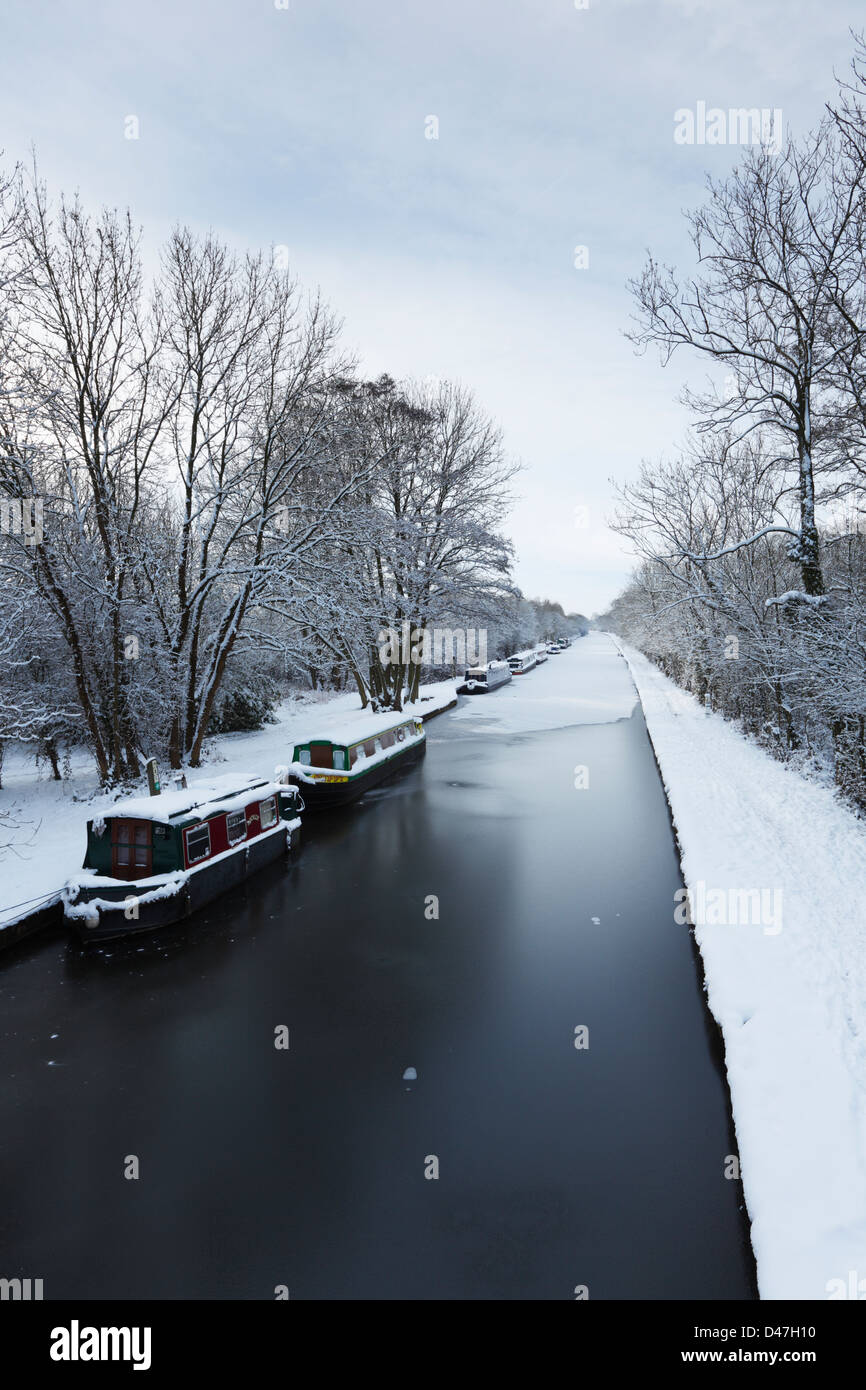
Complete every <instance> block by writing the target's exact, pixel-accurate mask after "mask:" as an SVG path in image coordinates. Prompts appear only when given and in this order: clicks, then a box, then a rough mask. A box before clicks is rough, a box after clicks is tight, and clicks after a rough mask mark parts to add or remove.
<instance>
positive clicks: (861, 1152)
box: [599, 634, 866, 1299]
mask: <svg viewBox="0 0 866 1390" xmlns="http://www.w3.org/2000/svg"><path fill="white" fill-rule="evenodd" d="M599 635H601V634H599ZM623 653H624V655H625V657H626V660H627V661H628V664H629V667H630V669H631V672H632V675H633V677H634V681H635V684H636V686H637V689H638V692H639V694H640V697H641V701H642V703H643V710H644V715H645V718H646V722H647V727H648V729H649V732H650V737H651V738H652V741H653V745H654V747H655V751H656V757H657V758H658V762H659V765H660V767H661V771H662V776H663V778H664V782H665V786H666V788H667V793H668V798H669V801H670V805H671V809H672V812H673V816H674V820H675V823H676V829H677V834H678V837H679V840H680V845H681V850H682V863H683V872H684V875H685V882H686V885H687V887H688V888H689V891H690V893H691V895H692V899H693V901H694V902H697V901H698V899H699V898H700V900H701V902H702V904H703V911H702V912H701V913H700V914H698V915H699V916H700V918H702V919H703V920H702V921H698V922H697V924H696V926H695V936H696V939H697V942H698V945H699V947H700V951H701V956H702V957H703V961H704V969H705V973H706V980H707V994H708V998H709V1005H710V1008H711V1010H712V1012H713V1014H714V1016H715V1018H716V1019H717V1021H718V1023H719V1025H720V1027H721V1029H722V1033H723V1035H724V1040H725V1051H726V1061H727V1069H728V1078H729V1083H730V1089H731V1096H732V1101H733V1111H734V1121H735V1124H736V1129H737V1142H738V1149H739V1159H740V1166H741V1172H742V1177H743V1184H744V1190H745V1194H746V1201H747V1203H748V1207H749V1213H750V1216H751V1219H752V1243H753V1246H754V1250H755V1255H756V1258H757V1263H758V1281H759V1288H760V1293H761V1297H762V1298H771V1299H772V1298H809V1299H826V1298H829V1297H837V1298H841V1297H850V1296H851V1292H850V1290H851V1289H852V1288H853V1289H856V1288H857V1287H858V1283H859V1289H860V1293H859V1297H860V1298H861V1299H862V1298H864V1297H866V908H864V903H866V826H864V824H863V822H862V821H858V820H857V819H856V818H855V817H854V815H853V814H851V813H850V812H849V811H848V810H846V809H845V807H844V805H842V804H841V803H840V802H839V801H838V800H837V799H836V797H835V796H834V795H833V793H832V791H831V790H830V789H829V788H826V787H821V786H818V785H815V784H813V783H811V782H808V781H806V780H805V779H804V778H803V777H802V776H800V774H799V773H797V772H794V771H792V770H791V769H789V768H786V767H785V766H783V765H782V764H781V763H778V762H776V761H775V760H774V759H773V758H771V757H770V756H769V755H768V754H766V753H765V752H764V751H763V750H762V749H760V748H758V747H757V746H756V745H754V744H752V743H750V742H749V741H748V740H747V739H746V738H745V737H744V736H743V735H742V734H741V733H740V732H739V731H738V730H737V729H736V727H735V726H734V725H732V724H729V723H727V722H726V721H725V720H723V719H722V718H720V717H719V716H717V715H713V714H709V713H708V712H707V711H706V710H705V709H704V708H703V707H702V706H701V705H700V704H699V703H698V702H697V701H696V700H695V699H693V698H692V696H690V695H688V694H686V693H685V692H684V691H682V690H680V689H679V688H678V687H677V686H676V685H674V684H673V683H672V682H671V681H669V680H668V679H667V678H666V677H665V676H664V675H662V673H661V672H660V671H659V670H658V669H657V668H656V667H655V666H653V665H652V663H651V662H649V661H648V660H647V659H646V658H645V657H644V656H642V655H641V654H640V653H639V652H636V651H633V650H632V649H630V648H625V647H624V648H623ZM758 890H761V891H763V892H764V893H765V894H770V893H772V894H774V895H775V894H778V895H779V896H778V897H775V896H774V898H773V901H774V902H776V903H779V904H780V906H781V912H780V929H779V930H774V929H773V928H772V927H771V928H769V929H768V927H767V925H766V924H765V923H764V922H763V920H762V918H761V917H760V916H758V915H750V913H749V912H748V911H744V912H742V913H741V915H740V916H739V917H736V916H734V920H733V921H732V913H731V912H730V910H729V907H730V904H731V903H732V902H734V901H736V902H738V903H739V904H740V906H741V908H745V907H746V905H747V903H748V902H749V900H750V898H751V902H752V904H753V905H754V904H755V903H756V902H757V901H758V900H757V899H756V898H755V892H756V891H758ZM738 921H739V922H740V923H741V924H740V925H737V924H736V923H737V922H738ZM726 922H727V923H728V924H727V925H726V924H725V923H726ZM722 1173H723V1156H722V1155H720V1156H719V1180H720V1181H724V1178H723V1176H722ZM852 1272H853V1278H852ZM859 1281H863V1282H862V1283H860V1282H859Z"/></svg>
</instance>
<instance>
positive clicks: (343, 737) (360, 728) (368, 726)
mask: <svg viewBox="0 0 866 1390" xmlns="http://www.w3.org/2000/svg"><path fill="white" fill-rule="evenodd" d="M420 719H421V716H420V714H413V713H412V712H411V711H410V710H403V712H402V713H399V712H398V711H396V710H389V711H388V712H387V713H380V714H371V713H369V712H366V711H359V712H358V713H357V714H356V715H354V716H353V718H352V719H351V720H348V719H347V720H346V721H345V723H341V724H329V725H328V726H327V728H325V729H323V730H322V732H321V733H319V734H311V735H310V737H309V738H296V739H295V741H294V747H295V748H305V747H306V746H307V744H309V743H333V744H336V745H337V747H338V748H347V747H348V746H349V745H350V744H352V743H363V742H364V740H365V739H368V738H376V737H377V736H378V735H379V734H384V733H387V732H388V730H389V729H397V728H399V727H400V725H401V724H415V723H417V722H419V721H420Z"/></svg>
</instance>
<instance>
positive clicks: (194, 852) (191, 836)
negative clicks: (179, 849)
mask: <svg viewBox="0 0 866 1390" xmlns="http://www.w3.org/2000/svg"><path fill="white" fill-rule="evenodd" d="M209 854H210V826H209V825H208V824H207V822H205V823H204V824H203V825H195V826H193V828H192V829H191V830H187V832H186V857H187V861H188V863H190V864H197V863H198V861H199V860H200V859H207V857H208V855H209Z"/></svg>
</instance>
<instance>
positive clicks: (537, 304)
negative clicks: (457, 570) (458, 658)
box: [0, 0, 866, 613]
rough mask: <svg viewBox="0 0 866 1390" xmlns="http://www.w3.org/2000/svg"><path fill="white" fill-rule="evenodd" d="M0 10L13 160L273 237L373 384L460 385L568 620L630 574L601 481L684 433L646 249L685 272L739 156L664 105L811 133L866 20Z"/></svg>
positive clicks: (445, 11)
mask: <svg viewBox="0 0 866 1390" xmlns="http://www.w3.org/2000/svg"><path fill="white" fill-rule="evenodd" d="M286 2H287V7H286V8H278V5H280V6H281V5H283V4H286ZM578 3H580V4H583V3H585V0H578ZM4 11H5V12H4V18H3V33H2V50H0V51H2V57H0V147H2V148H3V149H4V150H5V159H6V161H7V162H9V161H12V160H15V159H17V158H23V157H26V156H27V154H28V151H29V148H30V146H31V145H35V147H36V151H37V155H38V159H39V164H40V167H41V172H42V174H43V176H44V177H45V178H47V179H48V181H49V183H50V184H51V185H52V186H53V187H54V188H55V189H57V188H61V187H62V188H64V189H66V190H71V189H73V188H78V189H79V190H80V192H81V194H82V196H83V198H84V200H85V201H86V202H87V203H89V204H91V205H94V204H99V203H109V204H112V205H118V206H124V205H129V206H130V207H131V208H132V210H133V213H134V215H135V217H136V218H137V219H138V221H140V222H141V223H142V224H143V226H144V229H145V235H146V240H147V242H148V244H149V245H150V246H151V247H154V248H155V247H156V245H157V244H158V242H159V240H160V238H161V237H162V236H163V235H164V234H165V232H166V231H167V230H168V228H169V227H170V226H171V225H172V224H173V223H175V222H185V223H188V224H190V225H191V226H193V227H196V228H199V229H205V228H208V227H213V228H214V229H216V230H217V231H218V232H220V233H221V234H222V235H224V236H225V237H227V238H228V239H230V240H231V241H232V242H233V243H234V244H237V245H239V246H260V245H269V244H272V243H276V244H278V245H287V246H288V247H289V250H290V256H291V261H292V264H293V266H294V268H295V270H296V271H297V273H298V275H299V277H300V278H301V280H302V281H303V282H305V283H307V284H309V285H310V286H316V285H319V286H320V287H321V290H322V293H323V296H324V297H325V299H326V300H327V301H328V302H329V303H330V304H331V306H332V307H333V308H334V309H335V310H336V311H337V312H338V314H339V315H340V316H341V317H342V318H343V320H344V325H345V339H346V342H347V345H348V346H350V347H351V348H352V349H353V350H354V351H355V352H356V353H357V354H358V356H359V357H360V359H361V365H362V369H363V370H364V371H365V372H367V373H369V374H371V375H373V374H378V373H379V372H381V371H388V372H390V373H391V374H392V375H394V376H402V375H413V376H418V377H427V376H430V377H451V378H455V379H458V380H460V381H462V382H464V383H465V384H467V385H470V386H472V387H473V389H474V390H475V391H476V393H477V395H478V397H479V399H480V400H481V402H482V403H483V405H484V406H485V407H486V408H487V409H488V410H489V412H490V413H491V414H492V415H494V416H495V417H496V418H497V419H498V420H499V421H500V423H501V425H502V427H503V430H504V434H505V441H506V445H507V447H508V449H509V451H510V452H511V453H512V454H514V455H516V456H518V457H519V458H520V459H521V460H522V462H523V463H524V465H525V471H524V473H523V474H522V475H521V477H520V479H519V480H518V484H517V488H518V492H519V494H520V497H519V500H518V502H517V505H516V507H515V510H514V512H513V515H512V518H511V525H510V530H511V534H512V536H513V539H514V541H515V543H516V546H517V551H518V566H517V579H518V581H519V583H520V584H521V586H522V587H523V589H524V590H525V591H526V592H527V593H529V594H530V595H533V596H549V597H551V598H556V599H559V600H560V601H561V602H563V603H564V604H565V606H566V608H567V609H579V610H582V611H583V612H586V613H591V612H594V611H598V610H601V609H603V608H604V607H605V606H606V605H607V603H608V602H609V601H610V599H611V598H612V597H613V596H614V595H615V594H616V593H617V591H618V590H619V589H620V588H621V586H622V584H623V583H624V581H625V579H626V577H627V575H628V571H629V568H630V559H629V556H628V553H627V552H626V550H625V549H624V548H623V546H622V544H621V542H620V541H619V539H618V538H617V537H616V536H615V535H613V533H612V532H610V531H609V530H608V529H607V527H606V525H605V518H606V516H608V515H609V514H610V511H611V504H612V491H611V486H610V483H609V479H610V478H611V477H615V478H617V479H620V480H621V479H624V478H627V477H628V476H629V475H630V474H632V473H633V472H634V470H635V468H636V467H637V466H638V464H639V462H640V459H641V457H653V458H654V457H657V456H659V455H660V454H665V453H670V452H671V451H673V450H674V449H676V447H677V445H678V443H680V442H681V440H682V437H683V433H684V430H685V427H686V424H687V421H686V418H685V415H684V413H683V411H682V409H681V408H680V407H679V406H678V405H677V403H676V396H677V392H678V389H679V386H680V384H681V382H682V380H683V379H684V377H686V376H692V377H694V376H695V375H696V374H697V373H698V372H699V371H700V370H701V368H700V364H699V363H695V362H693V361H692V362H689V361H687V360H686V359H683V360H682V363H681V364H676V363H675V364H674V365H672V366H671V367H668V368H667V369H664V370H663V369H662V368H661V366H660V365H659V363H658V359H657V357H656V356H655V355H647V356H644V357H639V356H635V354H634V350H633V349H632V347H631V345H630V344H629V343H628V342H627V341H626V340H625V338H624V337H623V330H624V329H625V328H626V327H627V326H628V317H629V313H630V308H631V305H630V300H629V296H628V293H627V290H626V287H625V282H626V280H627V279H628V277H629V276H632V275H635V274H636V273H637V272H638V271H639V270H640V267H641V265H642V262H643V259H644V255H645V251H646V249H647V248H648V247H651V248H652V249H653V251H654V253H656V254H657V255H659V256H660V257H661V258H663V259H666V260H669V261H673V262H675V263H679V264H682V263H684V261H685V260H686V259H687V257H688V254H689V247H688V242H687V239H686V237H685V234H684V226H683V220H682V215H681V211H682V209H683V208H685V207H689V206H693V205H694V204H695V203H697V202H699V201H700V200H701V197H702V189H703V180H704V175H705V172H706V171H708V170H709V171H712V172H713V173H714V174H717V175H719V174H722V173H723V172H724V171H725V170H726V169H727V168H729V167H731V166H732V165H733V164H734V163H735V162H736V157H737V149H736V147H731V146H720V147H712V146H708V145H692V146H688V145H680V144H676V143H675V142H674V138H673V132H674V112H675V111H676V110H677V109H679V108H692V109H694V108H696V105H697V103H698V102H699V101H704V102H706V103H707V105H708V106H709V107H713V106H717V107H722V108H729V107H759V108H781V109H782V111H783V115H784V121H785V123H786V125H790V126H791V127H792V128H793V129H794V131H795V132H801V131H803V130H805V129H807V128H808V127H809V126H810V125H812V124H813V123H814V122H815V121H816V119H818V118H819V117H820V114H821V111H822V107H823V103H824V102H825V101H826V100H827V99H828V98H830V97H831V96H832V94H833V91H834V80H833V72H834V69H835V70H836V71H838V72H841V71H843V70H844V68H845V67H846V65H847V63H848V59H849V56H850V51H851V43H850V38H849V33H848V31H849V29H850V28H851V27H852V26H854V27H863V26H864V25H866V11H864V7H863V4H862V0H821V3H819V4H816V3H806V0H752V2H751V3H748V2H747V0H588V5H587V7H586V8H583V9H578V8H577V6H576V4H575V0H276V3H275V0H174V3H169V0H144V3H139V4H128V3H121V0H114V3H95V2H94V0H52V3H51V4H50V5H49V6H47V7H46V6H43V5H34V4H25V3H24V0H18V3H17V5H16V6H15V7H14V8H11V7H10V6H9V5H8V4H7V6H5V7H4ZM129 116H135V117H136V118H137V121H138V129H139V138H138V139H137V140H131V139H128V138H126V134H127V132H128V131H129V130H130V129H132V127H130V125H129V124H128V122H127V118H128V117H129ZM431 116H434V117H436V119H437V121H438V139H430V138H427V136H428V133H431V132H432V131H433V129H434V126H433V125H432V123H431V122H430V121H429V119H428V118H429V117H431ZM578 246H585V247H586V248H587V249H588V256H589V266H588V268H586V269H576V268H575V264H574V261H575V247H578ZM581 507H585V508H588V512H587V513H586V519H587V520H588V525H585V526H584V525H578V524H577V523H578V521H580V520H582V517H581V514H579V513H578V514H576V512H575V509H576V508H581Z"/></svg>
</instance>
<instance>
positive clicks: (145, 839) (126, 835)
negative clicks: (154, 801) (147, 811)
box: [111, 820, 151, 878]
mask: <svg viewBox="0 0 866 1390" xmlns="http://www.w3.org/2000/svg"><path fill="white" fill-rule="evenodd" d="M150 837H151V823H150V821H134V820H116V821H112V825H111V862H112V868H113V870H114V873H115V874H116V875H117V876H118V877H120V878H146V877H147V875H148V874H149V873H150V862H151V861H150Z"/></svg>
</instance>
